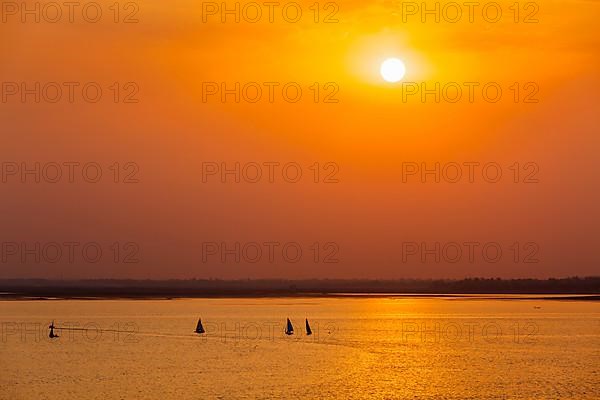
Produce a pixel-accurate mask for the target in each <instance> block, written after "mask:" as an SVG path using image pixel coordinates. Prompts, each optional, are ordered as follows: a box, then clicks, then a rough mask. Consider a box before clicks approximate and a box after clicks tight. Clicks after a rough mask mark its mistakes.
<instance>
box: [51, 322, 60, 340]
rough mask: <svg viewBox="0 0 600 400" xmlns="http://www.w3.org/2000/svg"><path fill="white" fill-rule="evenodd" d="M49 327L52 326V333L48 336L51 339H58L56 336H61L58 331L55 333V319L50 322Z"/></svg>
mask: <svg viewBox="0 0 600 400" xmlns="http://www.w3.org/2000/svg"><path fill="white" fill-rule="evenodd" d="M48 328H50V334H49V335H48V337H49V338H50V339H56V338H58V337H60V336H58V335H57V334H56V333H54V321H52V323H51V324H50V326H49V327H48Z"/></svg>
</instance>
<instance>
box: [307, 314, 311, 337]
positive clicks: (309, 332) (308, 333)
mask: <svg viewBox="0 0 600 400" xmlns="http://www.w3.org/2000/svg"><path fill="white" fill-rule="evenodd" d="M306 335H307V336H310V335H312V330H311V329H310V325H309V324H308V318H307V319H306Z"/></svg>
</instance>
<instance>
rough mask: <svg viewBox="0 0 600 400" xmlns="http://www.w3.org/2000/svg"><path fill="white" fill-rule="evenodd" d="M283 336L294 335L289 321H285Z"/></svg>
mask: <svg viewBox="0 0 600 400" xmlns="http://www.w3.org/2000/svg"><path fill="white" fill-rule="evenodd" d="M285 334H286V335H293V334H294V326H293V325H292V321H290V319H289V318H288V319H287V326H286V327H285Z"/></svg>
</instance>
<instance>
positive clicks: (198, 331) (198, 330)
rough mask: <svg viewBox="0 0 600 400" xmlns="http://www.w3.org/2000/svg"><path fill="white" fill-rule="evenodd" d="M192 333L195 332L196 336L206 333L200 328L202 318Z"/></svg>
mask: <svg viewBox="0 0 600 400" xmlns="http://www.w3.org/2000/svg"><path fill="white" fill-rule="evenodd" d="M194 332H196V333H197V334H202V333H204V332H206V331H205V330H204V327H203V326H202V318H199V319H198V324H197V325H196V330H195V331H194Z"/></svg>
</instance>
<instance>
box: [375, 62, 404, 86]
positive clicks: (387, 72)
mask: <svg viewBox="0 0 600 400" xmlns="http://www.w3.org/2000/svg"><path fill="white" fill-rule="evenodd" d="M379 72H380V73H381V77H382V78H383V79H384V80H385V81H386V82H392V83H393V82H398V81H400V80H401V79H402V78H403V77H404V74H405V73H406V66H405V65H404V63H403V62H402V60H400V59H398V58H388V59H386V60H385V61H384V62H382V63H381V68H379Z"/></svg>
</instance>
